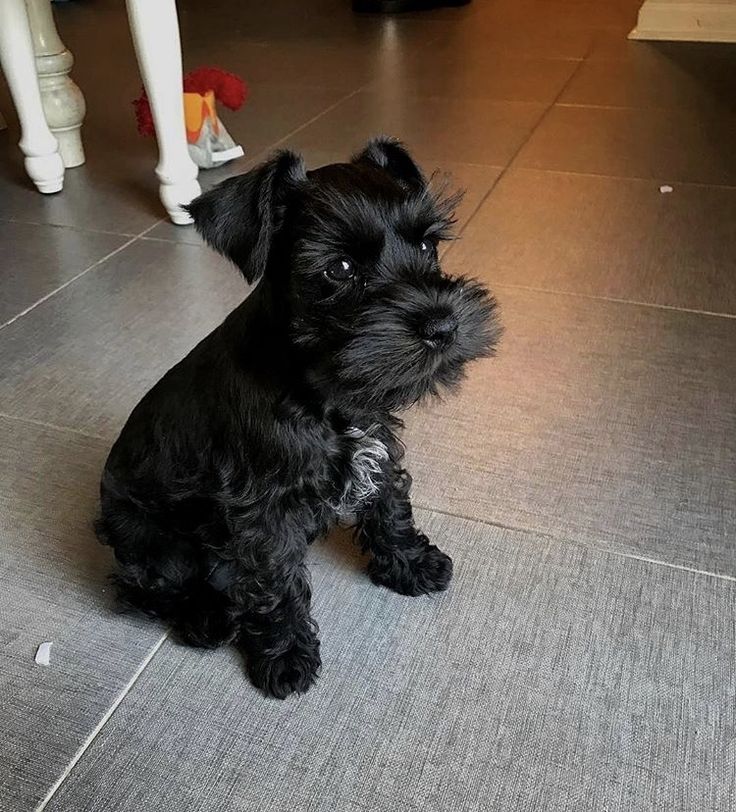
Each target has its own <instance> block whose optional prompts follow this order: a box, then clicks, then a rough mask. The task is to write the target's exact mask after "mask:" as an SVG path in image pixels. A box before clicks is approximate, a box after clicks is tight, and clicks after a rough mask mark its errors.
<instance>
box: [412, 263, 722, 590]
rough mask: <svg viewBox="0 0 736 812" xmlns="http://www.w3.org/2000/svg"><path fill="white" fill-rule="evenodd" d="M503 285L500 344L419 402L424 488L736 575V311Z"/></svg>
mask: <svg viewBox="0 0 736 812" xmlns="http://www.w3.org/2000/svg"><path fill="white" fill-rule="evenodd" d="M449 257H452V252H450V255H449ZM449 257H448V259H449ZM450 267H452V263H450ZM492 276H493V274H492V269H490V270H489V273H488V275H487V276H486V277H482V278H485V279H492ZM497 295H498V298H499V301H500V303H501V309H502V316H503V322H504V324H505V328H506V331H505V334H504V337H503V339H502V342H501V346H500V351H499V355H498V358H496V359H492V360H489V361H484V362H483V363H479V364H477V365H476V366H475V367H473V368H471V370H470V374H469V376H468V380H467V381H466V382H465V384H464V386H463V387H462V388H461V390H460V393H459V394H458V395H457V396H454V397H448V398H447V399H445V400H444V401H443V402H441V403H434V404H430V405H428V406H425V407H422V408H421V409H420V410H418V411H414V412H410V413H409V414H408V415H407V433H406V437H405V440H406V445H407V449H408V452H407V453H408V461H409V462H408V464H409V470H410V471H411V473H412V475H413V477H414V485H415V489H414V490H415V499H416V500H417V503H418V504H420V505H422V506H424V507H427V508H432V509H436V510H442V511H447V512H450V513H454V514H459V515H463V516H469V517H471V518H474V519H480V520H484V521H488V522H495V523H500V524H503V525H508V526H512V527H522V528H529V529H531V530H534V531H535V532H540V533H545V534H553V535H554V536H556V537H559V538H573V539H579V540H582V541H585V542H586V543H590V544H595V545H602V546H605V547H607V548H609V549H613V550H616V551H618V552H623V553H628V554H631V555H638V556H643V557H646V558H652V559H656V560H660V561H666V562H668V563H671V564H677V565H681V566H688V567H694V568H697V569H703V570H707V571H711V572H718V573H723V574H727V575H732V576H736V558H735V557H734V554H733V543H734V542H733V540H734V537H736V412H735V411H734V409H733V406H732V404H733V403H734V400H735V399H736V320H734V319H727V318H719V317H704V316H701V315H696V314H691V313H685V312H680V311H668V310H661V309H657V308H651V307H640V306H633V305H623V304H617V303H611V302H603V301H600V300H593V299H585V298H581V297H575V296H564V295H550V294H543V293H535V292H531V291H523V290H518V289H513V288H508V287H506V288H505V287H501V286H497Z"/></svg>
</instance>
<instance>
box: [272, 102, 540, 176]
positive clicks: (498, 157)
mask: <svg viewBox="0 0 736 812" xmlns="http://www.w3.org/2000/svg"><path fill="white" fill-rule="evenodd" d="M543 112H544V107H543V106H542V105H540V104H532V103H526V102H496V101H488V100H485V99H442V98H429V97H426V98H425V97H411V98H407V97H406V96H405V95H404V94H403V93H401V92H398V91H397V92H396V93H395V94H393V95H389V94H388V93H369V92H361V93H357V94H355V95H354V96H351V97H350V98H349V99H346V100H345V101H343V102H342V103H340V104H338V105H337V106H336V107H335V108H334V109H332V110H331V111H330V112H329V113H326V114H325V115H323V116H321V117H320V118H319V119H318V120H317V121H315V122H314V123H313V124H310V125H309V126H307V127H305V128H304V129H302V130H301V131H300V132H299V133H297V134H296V135H295V136H294V137H292V138H289V139H288V140H287V141H286V142H285V143H284V146H288V147H292V148H294V149H297V150H299V151H301V152H303V153H304V154H305V155H306V156H307V159H308V160H311V155H312V154H319V153H323V152H325V151H329V152H339V153H340V154H342V155H350V154H351V153H352V152H354V151H355V150H357V149H359V148H360V147H361V146H362V145H363V144H364V143H365V141H366V140H367V139H368V138H369V137H371V136H374V135H378V134H381V133H386V134H388V135H397V136H400V137H401V139H402V140H403V141H404V142H405V143H406V144H407V145H408V146H409V147H410V148H411V149H413V150H414V152H415V153H416V155H417V157H418V158H419V160H421V161H422V162H425V163H430V162H437V163H440V164H441V163H444V162H450V161H452V162H459V163H477V164H486V165H489V166H505V165H506V163H507V162H508V161H509V160H510V159H511V158H512V157H513V155H514V153H515V152H516V151H517V150H518V148H519V147H520V146H521V145H522V144H523V143H524V141H525V140H526V138H527V137H528V136H529V133H530V132H531V130H532V128H533V127H534V125H535V124H536V123H537V121H538V120H539V118H540V116H541V115H542V113H543ZM469 122H472V126H469Z"/></svg>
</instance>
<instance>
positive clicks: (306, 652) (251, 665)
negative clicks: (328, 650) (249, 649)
mask: <svg viewBox="0 0 736 812" xmlns="http://www.w3.org/2000/svg"><path fill="white" fill-rule="evenodd" d="M321 666H322V660H321V658H320V656H319V640H317V639H316V638H315V639H314V640H313V641H309V642H303V641H300V642H297V643H295V644H294V645H293V646H292V647H291V648H289V649H288V650H287V651H285V652H283V653H282V654H278V655H276V656H275V657H268V656H264V655H262V654H254V655H252V656H250V657H249V658H248V672H249V674H250V678H251V680H252V681H253V684H254V685H255V686H256V688H260V689H261V690H262V691H263V693H265V694H266V696H271V697H274V698H275V699H286V697H287V696H289V694H295V693H296V694H303V693H305V692H306V691H307V690H308V689H309V687H310V686H311V685H312V683H313V682H314V681H315V679H316V678H317V675H318V674H319V671H320V668H321Z"/></svg>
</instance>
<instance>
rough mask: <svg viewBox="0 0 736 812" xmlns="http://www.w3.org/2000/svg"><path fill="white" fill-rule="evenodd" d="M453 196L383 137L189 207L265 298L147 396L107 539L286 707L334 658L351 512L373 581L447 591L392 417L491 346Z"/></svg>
mask: <svg viewBox="0 0 736 812" xmlns="http://www.w3.org/2000/svg"><path fill="white" fill-rule="evenodd" d="M451 205H452V201H451V202H450V203H448V202H447V201H446V200H444V199H442V198H440V197H439V196H438V195H437V194H436V193H435V192H434V191H433V190H432V188H431V184H429V183H427V181H426V180H425V178H424V176H423V175H422V173H421V171H420V170H419V168H418V167H417V166H416V164H415V163H414V161H413V160H412V159H411V157H410V156H409V154H408V153H407V152H406V150H405V149H404V148H403V147H402V146H401V145H400V144H399V143H398V142H396V141H392V140H390V139H385V138H384V139H377V140H375V141H373V142H371V143H370V144H369V145H368V146H367V147H366V149H365V150H364V151H363V152H362V153H361V154H360V155H358V156H356V157H355V158H353V160H352V161H351V162H350V163H345V164H333V165H330V166H325V167H322V168H320V169H316V170H314V171H311V172H307V171H306V169H305V167H304V164H303V163H302V161H301V159H300V158H299V157H297V156H296V155H293V154H291V153H288V152H282V153H279V154H277V155H276V156H274V157H273V158H272V159H271V160H270V161H268V162H267V163H266V164H264V165H263V166H261V167H259V168H257V169H255V170H253V171H252V172H249V173H248V174H246V175H244V176H241V177H236V178H232V179H230V180H227V181H225V182H224V183H222V184H221V185H220V186H219V187H217V188H216V189H214V190H213V191H210V192H208V193H206V194H204V195H203V196H202V197H200V198H198V199H197V200H195V201H194V202H193V203H192V204H191V206H190V207H189V210H190V211H191V214H192V216H193V218H194V221H195V224H196V226H197V228H198V229H199V231H200V232H201V234H202V235H203V237H204V238H205V239H206V240H207V242H209V243H210V245H212V247H213V248H215V249H216V250H217V251H220V252H221V253H223V254H225V255H226V256H228V257H229V258H230V259H232V261H233V262H234V263H235V264H236V265H238V267H239V268H240V269H241V270H242V272H243V275H244V276H245V277H246V279H247V280H248V281H249V282H255V281H258V284H257V286H256V287H255V289H254V290H253V292H252V293H251V295H250V296H249V297H248V298H247V299H246V300H245V301H244V302H243V303H242V304H241V305H240V306H239V307H238V308H236V309H235V310H234V311H233V312H232V313H231V314H230V315H229V316H228V317H227V319H226V320H225V321H224V322H223V324H221V325H220V326H219V327H218V328H217V329H216V330H214V331H213V332H212V333H211V334H210V335H209V336H207V337H206V338H205V339H204V340H203V341H202V342H201V343H200V344H199V345H198V346H197V347H195V349H194V350H192V352H191V353H190V354H189V355H188V356H187V357H186V358H184V360H182V361H181V362H180V363H179V364H177V365H176V366H175V367H174V368H173V369H171V370H170V371H169V372H168V373H167V374H166V375H165V376H164V377H163V378H162V380H161V381H159V383H158V384H156V386H155V387H154V388H153V389H152V390H151V391H150V392H149V393H148V394H147V395H146V396H145V397H144V398H143V400H142V401H141V402H140V403H139V404H138V406H137V407H136V408H135V410H134V411H133V413H132V414H131V416H130V418H129V420H128V422H127V424H126V426H125V428H124V429H123V431H122V433H121V435H120V437H119V438H118V440H117V442H116V443H115V445H114V447H113V449H112V451H111V453H110V456H109V459H108V461H107V464H106V466H105V471H104V474H103V478H102V485H101V502H102V509H101V516H100V519H99V521H98V523H97V531H98V535H99V537H100V539H101V540H102V541H103V542H105V543H107V544H110V545H112V547H114V549H115V555H116V557H117V560H118V562H119V565H120V567H119V574H118V575H117V583H118V586H119V593H120V597H121V600H123V601H124V602H125V603H127V604H129V605H132V606H135V607H137V608H139V609H141V610H143V611H145V612H147V613H149V614H151V615H154V616H157V617H161V618H163V619H165V620H166V621H167V622H168V623H170V624H171V626H172V627H173V629H174V631H175V632H176V634H177V635H178V636H179V637H180V638H181V639H182V640H184V641H185V642H187V643H190V644H192V645H197V646H219V645H221V644H223V643H230V642H234V643H236V644H237V645H238V646H240V647H242V648H243V649H244V651H245V653H246V657H247V664H248V669H249V673H250V675H251V678H252V680H253V682H254V683H255V684H256V685H257V686H258V687H260V688H261V689H262V690H263V691H265V692H266V693H267V694H269V695H271V696H275V697H284V696H286V695H288V694H289V693H291V692H294V691H296V692H301V691H305V690H306V689H307V688H308V687H309V685H310V684H311V683H312V681H313V680H314V678H315V676H316V674H317V673H318V670H319V667H320V656H319V640H318V638H317V626H316V624H315V622H314V620H313V619H312V617H311V614H310V599H311V590H310V583H309V576H308V573H307V570H306V567H305V563H304V562H305V553H306V550H307V547H308V545H309V544H310V543H311V542H312V541H314V540H315V539H317V538H318V537H320V536H323V535H324V534H326V533H327V531H328V530H329V529H330V528H331V527H332V526H333V525H334V524H335V523H336V522H337V520H338V519H339V518H340V514H341V513H343V512H346V511H349V512H352V513H353V514H355V515H356V520H357V530H356V533H357V536H358V538H359V541H360V543H361V544H362V546H363V548H364V549H365V550H366V551H368V552H370V553H371V555H372V559H371V562H370V564H369V568H368V571H369V574H370V576H371V578H372V579H373V581H375V582H376V583H377V584H382V585H384V586H387V587H389V588H390V589H394V590H396V591H397V592H401V593H402V594H406V595H419V594H423V593H427V592H432V591H435V590H441V589H445V588H446V587H447V585H448V583H449V581H450V578H451V575H452V562H451V560H450V558H449V557H448V556H447V555H445V554H444V553H442V552H440V551H439V550H438V549H437V548H436V547H434V546H433V545H431V544H430V543H429V542H428V540H427V538H426V537H425V536H424V535H422V534H421V533H420V532H419V531H418V530H417V529H416V528H415V526H414V521H413V517H412V509H411V504H410V501H409V488H410V483H411V479H410V477H409V475H408V474H407V472H406V471H405V470H403V468H402V466H401V460H402V456H403V447H402V445H401V443H400V441H399V440H398V438H397V431H398V430H399V429H400V428H401V421H400V420H399V419H398V418H397V417H396V415H395V412H396V411H398V410H401V409H404V408H406V407H408V406H410V405H411V404H413V403H414V402H416V401H417V400H419V399H421V398H422V397H424V396H427V395H431V394H433V393H436V392H438V391H439V390H441V389H443V388H452V387H454V386H455V385H456V384H457V383H458V381H459V380H460V379H461V377H462V373H463V369H464V366H465V364H466V362H468V361H470V360H472V359H474V358H477V357H479V356H482V355H487V354H489V353H491V352H492V351H493V347H494V345H495V342H496V339H497V336H498V327H497V324H496V319H495V310H496V304H495V301H494V300H493V298H492V297H490V296H489V295H488V294H487V293H486V292H485V290H484V289H483V288H482V287H481V286H480V285H479V284H477V283H476V282H472V281H467V280H464V279H457V278H456V279H451V278H449V277H447V276H444V275H443V274H442V273H441V270H440V267H439V262H438V258H437V241H438V240H439V239H445V238H448V237H449V229H450V226H451V223H452V217H451Z"/></svg>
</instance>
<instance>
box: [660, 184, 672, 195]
mask: <svg viewBox="0 0 736 812" xmlns="http://www.w3.org/2000/svg"><path fill="white" fill-rule="evenodd" d="M659 191H660V192H661V193H662V194H663V195H668V194H669V193H670V192H672V191H674V189H673V188H672V187H671V186H667V185H665V186H660V187H659Z"/></svg>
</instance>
